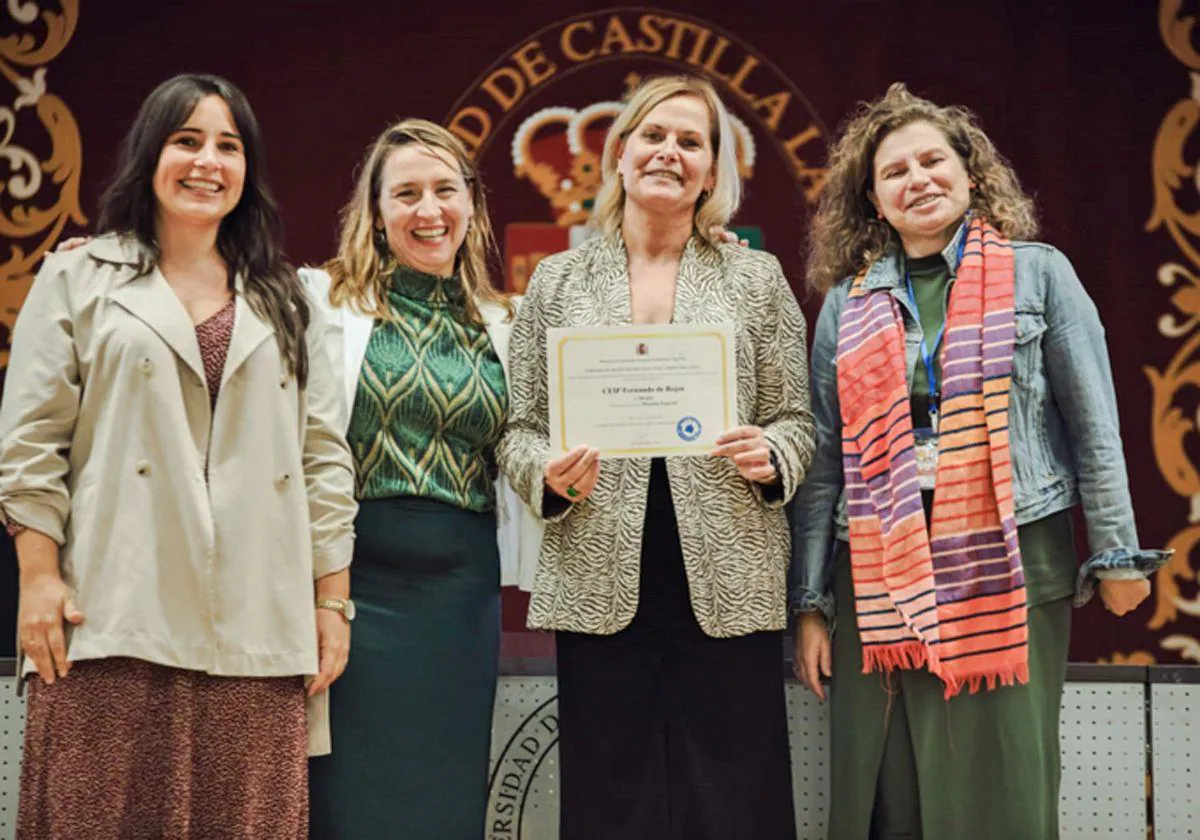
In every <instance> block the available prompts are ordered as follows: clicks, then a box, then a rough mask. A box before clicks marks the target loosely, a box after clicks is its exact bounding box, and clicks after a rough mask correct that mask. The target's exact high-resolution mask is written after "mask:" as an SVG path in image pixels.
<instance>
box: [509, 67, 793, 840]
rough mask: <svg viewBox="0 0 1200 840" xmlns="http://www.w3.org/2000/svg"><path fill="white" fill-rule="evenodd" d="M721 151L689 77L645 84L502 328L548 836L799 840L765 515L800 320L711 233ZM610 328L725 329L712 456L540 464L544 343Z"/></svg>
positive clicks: (772, 275) (727, 184) (775, 532)
mask: <svg viewBox="0 0 1200 840" xmlns="http://www.w3.org/2000/svg"><path fill="white" fill-rule="evenodd" d="M733 142H734V141H733V135H732V133H731V131H730V125H729V117H728V114H727V112H726V111H725V108H724V106H723V105H722V103H721V101H720V99H719V98H718V97H717V95H716V93H715V91H714V90H713V88H712V86H711V85H710V84H709V83H708V82H707V81H703V80H700V79H696V78H690V77H668V78H654V79H650V80H648V81H646V82H644V83H643V84H642V85H641V86H640V87H639V88H638V89H637V90H636V91H635V92H634V94H633V96H632V97H631V99H630V101H629V103H628V104H627V105H626V107H625V109H624V111H623V112H622V113H621V115H620V116H619V117H618V118H617V120H616V122H615V123H614V124H613V127H612V129H611V130H610V132H609V136H608V140H607V142H606V144H605V149H604V156H603V161H602V168H603V175H604V185H603V188H602V189H601V191H600V194H599V195H598V196H597V200H596V209H595V216H594V221H595V224H596V226H597V227H598V229H599V231H598V234H597V235H596V236H594V237H593V238H592V239H590V240H589V241H588V242H586V243H584V244H583V245H581V246H579V247H577V248H575V249H573V250H571V251H568V252H566V253H563V254H556V255H554V256H552V257H549V258H547V259H544V260H543V261H542V262H541V263H539V265H538V267H537V270H536V271H535V272H534V275H533V277H532V278H531V281H530V284H529V288H528V292H527V295H526V299H525V303H524V305H523V307H522V309H521V312H520V314H519V315H518V318H517V321H516V324H515V326H514V328H513V338H512V366H511V378H510V391H509V396H510V411H509V425H508V428H507V430H506V432H505V435H504V437H503V439H502V441H501V444H500V447H499V449H498V457H499V460H500V466H501V468H502V469H503V470H504V471H505V472H506V473H507V474H508V475H509V477H510V478H511V480H512V481H513V484H514V486H515V487H516V488H517V491H518V492H519V493H520V494H521V495H522V496H523V497H524V498H525V500H526V501H527V502H528V503H529V505H530V506H531V507H532V508H533V509H534V510H535V511H537V512H539V513H540V514H541V515H542V516H543V517H544V518H545V519H546V520H547V525H546V533H545V538H544V542H543V547H542V553H541V560H540V564H539V567H538V571H537V575H536V577H535V580H534V587H533V593H532V599H531V602H530V608H529V626H530V627H532V628H536V629H548V630H555V631H557V652H558V653H557V655H558V687H559V722H560V727H561V731H560V734H561V740H560V750H561V753H560V760H561V762H562V773H563V779H562V798H561V803H562V812H561V813H562V817H561V819H562V823H561V828H562V837H563V840H584V839H585V838H609V837H622V838H629V840H638V838H654V840H660V839H661V838H685V837H686V838H689V840H703V838H729V837H755V838H759V839H760V840H772V838H779V840H783V838H792V837H794V836H795V828H794V823H793V814H792V789H791V773H790V764H789V755H788V738H787V723H786V718H785V706H784V695H783V681H782V675H781V662H780V645H781V638H782V637H781V631H782V628H783V627H784V623H785V615H784V613H785V597H784V586H785V577H786V567H787V562H788V549H789V539H788V527H787V522H786V519H785V516H784V511H783V505H784V504H785V503H786V502H787V501H788V499H789V498H790V497H791V496H792V494H793V493H794V492H795V489H796V487H797V486H798V485H799V484H800V482H802V481H803V480H804V476H805V473H806V471H807V469H808V464H809V462H810V460H811V458H812V454H813V449H814V446H815V440H814V433H813V421H812V417H811V414H810V412H809V403H808V387H807V370H806V366H805V363H804V357H805V325H804V319H803V316H802V315H801V313H800V309H799V307H798V306H797V304H796V301H795V298H794V297H793V295H792V292H791V290H790V288H789V287H788V284H787V281H786V279H785V278H784V276H783V272H782V270H781V268H780V266H779V262H778V261H777V260H776V259H775V258H773V257H771V256H770V255H767V254H764V253H761V252H756V251H750V250H747V249H745V248H741V247H738V246H737V245H726V244H721V243H720V241H719V240H717V239H714V238H710V234H709V233H708V232H709V231H710V230H711V229H712V228H713V227H714V226H723V225H725V224H726V223H727V222H728V220H729V218H730V217H731V216H732V215H733V213H734V211H735V210H736V209H737V206H738V202H739V198H740V193H741V184H740V182H739V178H738V173H737V167H736V162H735V157H734V145H733ZM630 324H636V325H645V329H646V331H647V332H648V333H653V332H654V325H664V324H682V325H687V324H732V327H733V330H734V334H735V336H736V354H735V358H736V361H735V370H736V403H737V415H736V421H735V423H734V424H733V426H732V427H731V428H727V429H725V430H724V432H723V434H721V435H720V436H719V437H717V438H716V444H715V445H714V447H713V448H712V449H710V450H709V451H708V452H706V453H704V454H701V455H698V456H689V457H681V456H673V457H665V458H664V457H654V458H650V457H627V458H607V457H604V458H602V457H601V456H600V453H599V451H598V450H596V449H594V448H592V447H590V446H589V445H587V442H586V441H583V442H582V444H581V445H579V446H575V447H574V448H572V449H571V450H570V451H567V452H563V451H562V450H561V447H558V448H553V447H552V446H551V436H550V430H549V423H548V415H549V397H548V390H549V388H548V385H549V381H548V378H547V377H548V370H547V367H548V366H547V358H546V353H547V332H548V331H549V330H552V329H556V328H570V329H574V328H582V330H581V334H582V333H586V331H587V329H588V328H591V327H597V326H602V325H630ZM651 346H652V345H651ZM636 352H642V350H641V349H639V350H637V351H636ZM567 410H570V406H567ZM603 422H604V420H603V418H596V419H595V423H596V424H597V425H600V424H602V423H603ZM699 431H700V430H699V429H697V428H695V427H694V424H691V423H689V422H687V421H686V419H685V420H681V421H680V424H679V433H680V436H681V437H682V438H684V439H685V440H686V439H690V438H692V437H694V435H695V434H697V433H699Z"/></svg>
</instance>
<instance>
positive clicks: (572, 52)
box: [446, 9, 825, 293]
mask: <svg viewBox="0 0 1200 840" xmlns="http://www.w3.org/2000/svg"><path fill="white" fill-rule="evenodd" d="M671 72H675V73H679V72H686V73H692V74H695V75H701V76H706V77H708V78H709V79H711V80H712V81H713V82H714V83H715V84H716V85H717V89H718V92H719V93H720V94H721V95H722V98H723V99H724V100H725V102H726V104H727V105H729V108H730V113H731V118H732V119H731V121H732V124H733V130H734V142H735V144H736V146H735V150H736V154H737V160H738V168H739V171H740V173H741V176H742V178H743V179H744V181H745V183H746V186H747V200H746V201H745V202H744V203H743V210H742V212H741V213H740V214H739V216H738V218H737V219H735V224H734V225H733V226H732V229H733V230H734V232H736V233H737V234H738V235H739V236H740V237H741V238H743V239H746V240H748V241H749V243H750V246H751V247H759V248H761V247H764V246H765V245H766V244H767V241H768V239H769V238H772V237H778V244H773V246H772V249H773V250H775V251H776V253H778V254H780V255H781V257H782V256H783V255H788V256H790V255H791V253H795V254H798V253H799V247H798V246H799V243H800V241H801V236H802V234H801V230H800V224H801V223H802V217H803V215H804V214H805V213H806V212H807V210H808V208H809V206H810V205H811V204H812V203H813V202H815V200H816V196H817V193H818V192H819V190H820V185H821V182H822V179H823V176H824V170H823V169H822V167H821V165H820V161H822V160H823V158H824V138H825V129H824V125H823V123H822V122H821V121H820V119H819V118H818V117H817V116H816V114H815V113H814V112H813V111H812V109H811V107H810V106H809V105H808V102H807V99H806V98H805V97H804V96H803V94H801V93H800V91H799V90H798V89H797V88H796V86H795V85H794V84H793V83H792V82H791V81H790V80H788V79H787V78H786V77H784V76H783V75H782V74H781V73H779V71H778V70H777V69H776V68H775V67H774V65H773V64H772V63H771V62H770V61H769V60H767V59H766V57H764V56H761V55H759V54H758V53H757V52H756V51H755V50H753V49H752V48H751V47H749V46H747V45H745V44H744V43H742V42H741V41H740V40H739V39H738V38H737V37H736V36H735V35H733V34H731V33H726V32H723V31H721V30H719V29H717V28H716V27H714V26H713V25H712V24H709V23H705V22H703V21H699V20H696V19H694V18H689V17H685V16H682V15H678V14H676V13H673V12H665V11H663V12H660V11H657V10H652V9H609V10H606V11H601V12H596V13H593V14H588V15H584V16H581V17H577V18H573V19H571V20H567V21H564V22H561V23H558V24H555V25H553V26H550V27H547V28H546V29H544V30H542V31H540V32H537V33H535V34H534V35H532V36H531V37H530V38H528V39H527V40H526V41H525V42H524V43H522V44H520V45H518V46H517V47H515V48H514V49H513V50H512V51H511V52H510V53H509V54H508V55H507V56H505V57H504V58H501V59H500V60H499V61H497V62H495V63H494V64H493V65H492V66H491V67H490V68H488V70H486V71H485V72H484V73H483V74H482V75H481V76H480V78H479V80H478V82H477V83H476V85H475V86H473V87H472V88H471V89H470V90H469V91H467V92H466V93H465V94H464V95H463V96H462V97H461V98H460V99H459V101H458V102H457V103H456V104H455V106H454V107H453V109H452V110H451V112H450V114H449V115H448V116H447V119H446V122H447V125H448V126H449V127H450V129H451V130H452V131H454V132H455V133H456V134H457V135H458V136H459V137H460V138H461V139H462V140H463V141H464V143H465V144H466V145H467V147H468V149H469V150H470V151H471V153H472V155H473V156H474V157H475V159H476V162H477V163H478V164H479V167H480V169H481V171H482V172H483V177H484V180H485V182H486V183H487V184H488V187H489V190H490V196H489V198H490V202H491V205H492V217H493V223H494V226H495V228H496V230H497V231H499V232H501V240H502V248H503V255H504V287H505V288H506V289H507V290H509V291H512V292H516V293H522V292H524V291H525V288H526V285H527V284H528V282H529V278H530V276H531V275H532V273H533V270H534V268H535V267H536V266H537V263H538V262H539V261H540V260H541V259H543V258H544V257H546V256H548V255H550V254H553V253H556V252H558V251H562V250H566V249H568V248H571V247H573V246H575V245H578V244H579V243H581V242H582V241H583V240H584V239H585V238H586V237H587V236H588V235H589V233H590V228H589V227H588V222H589V219H590V216H591V210H592V205H593V203H594V201H595V199H596V194H597V193H598V192H599V189H600V183H601V172H600V159H601V155H602V153H603V149H604V141H605V138H606V137H607V136H608V130H609V128H610V127H611V126H612V124H613V121H614V120H615V119H616V117H617V115H618V114H620V112H621V109H622V108H623V107H624V105H623V103H622V102H621V101H620V99H621V98H623V97H624V96H625V95H627V94H628V93H629V91H631V90H632V89H633V87H634V86H636V85H637V83H638V82H639V81H640V80H641V78H642V77H644V76H646V75H650V74H654V73H671ZM767 150H774V151H775V152H777V154H775V155H766V156H764V152H765V151H767ZM505 153H507V154H505ZM502 155H503V156H502ZM781 176H782V177H781ZM760 184H762V186H761V188H760ZM765 216H772V218H771V220H770V221H769V223H768V222H767V221H766V220H765V218H764V217H765ZM772 241H773V242H774V241H775V240H774V239H772ZM784 262H785V269H786V268H788V266H787V260H786V259H785V261H784ZM790 274H791V275H793V280H794V281H798V280H799V279H800V278H799V277H798V273H797V271H795V270H792V271H790Z"/></svg>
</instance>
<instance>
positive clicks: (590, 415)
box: [546, 323, 737, 458]
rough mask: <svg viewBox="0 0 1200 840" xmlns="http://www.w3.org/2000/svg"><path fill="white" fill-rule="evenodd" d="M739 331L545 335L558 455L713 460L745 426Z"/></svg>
mask: <svg viewBox="0 0 1200 840" xmlns="http://www.w3.org/2000/svg"><path fill="white" fill-rule="evenodd" d="M733 336H734V329H733V325H732V324H728V323H724V324H633V325H624V326H615V327H574V328H563V329H550V330H547V331H546V355H547V359H546V371H547V375H548V377H549V401H550V450H551V452H552V453H561V452H566V451H568V450H570V449H572V448H574V447H576V446H579V445H580V444H587V445H588V446H591V447H593V448H595V449H599V450H600V454H601V455H602V456H605V457H608V458H635V457H638V458H645V457H658V456H662V455H705V454H707V453H708V452H710V451H711V450H712V449H713V448H714V447H715V446H716V439H717V436H718V435H720V434H721V433H722V432H724V431H727V430H728V429H731V428H733V427H734V426H736V425H737V368H736V366H735V362H734V352H733V349H734V337H733Z"/></svg>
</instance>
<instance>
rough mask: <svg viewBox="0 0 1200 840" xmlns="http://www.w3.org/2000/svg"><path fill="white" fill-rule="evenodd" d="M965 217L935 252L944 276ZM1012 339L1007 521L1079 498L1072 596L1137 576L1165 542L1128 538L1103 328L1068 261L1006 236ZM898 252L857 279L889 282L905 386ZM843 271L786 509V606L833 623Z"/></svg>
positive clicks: (1129, 514)
mask: <svg viewBox="0 0 1200 840" xmlns="http://www.w3.org/2000/svg"><path fill="white" fill-rule="evenodd" d="M965 235H966V225H965V224H964V225H962V226H960V227H959V230H958V232H957V233H956V234H955V235H954V237H953V238H952V239H951V240H950V242H949V244H947V246H946V248H945V249H944V250H943V251H942V256H943V257H944V258H945V260H946V264H947V265H948V266H949V269H950V278H951V283H953V280H954V276H955V274H956V273H957V271H958V243H959V240H960V238H961V237H963V236H965ZM1013 251H1014V258H1015V275H1016V276H1015V287H1016V288H1015V300H1016V303H1015V306H1016V327H1017V332H1016V341H1015V347H1014V349H1013V377H1012V382H1013V384H1012V387H1011V390H1010V393H1009V399H1010V401H1009V442H1010V445H1011V447H1012V465H1013V478H1014V486H1013V491H1014V502H1015V506H1016V518H1017V524H1018V525H1024V524H1026V523H1028V522H1034V521H1036V520H1038V519H1042V518H1043V517H1046V516H1049V515H1051V514H1053V513H1057V512H1059V511H1061V510H1064V509H1065V508H1069V507H1071V506H1073V505H1075V504H1079V503H1082V504H1083V513H1084V518H1085V520H1086V522H1087V535H1088V542H1089V544H1090V546H1091V551H1092V556H1091V558H1090V559H1089V560H1088V561H1087V562H1086V563H1085V564H1084V565H1083V566H1082V567H1081V568H1080V570H1079V575H1078V582H1077V591H1076V598H1075V603H1076V605H1082V604H1084V603H1086V602H1087V600H1088V599H1089V598H1090V597H1091V595H1092V593H1093V591H1094V589H1095V581H1096V578H1097V576H1099V577H1142V576H1144V575H1148V574H1150V573H1151V572H1153V571H1155V570H1156V569H1158V568H1159V566H1161V565H1162V564H1163V563H1164V562H1166V559H1167V557H1168V556H1169V552H1162V551H1142V550H1139V549H1138V538H1137V531H1136V528H1135V526H1134V522H1133V506H1132V503H1131V501H1130V497H1129V484H1128V481H1127V479H1126V475H1125V456H1124V453H1123V452H1122V448H1121V436H1120V432H1119V429H1118V425H1117V404H1116V395H1115V393H1114V391H1113V382H1112V372H1111V370H1110V367H1109V362H1108V351H1107V348H1106V347H1105V344H1104V328H1103V326H1102V325H1101V324H1100V318H1099V315H1098V313H1097V311H1096V306H1095V304H1093V303H1092V300H1091V298H1089V297H1088V295H1087V292H1086V291H1084V288H1083V285H1082V284H1081V283H1080V282H1079V278H1078V276H1077V275H1076V274H1075V269H1074V268H1073V267H1072V266H1071V263H1070V261H1068V260H1067V258H1066V257H1065V256H1064V255H1063V254H1062V253H1061V252H1060V251H1058V250H1057V249H1056V248H1054V247H1052V246H1050V245H1045V244H1043V243H1040V242H1014V243H1013ZM903 271H904V269H903V258H902V257H901V255H900V254H899V252H898V251H893V252H892V253H890V254H888V255H887V256H885V257H883V258H882V259H880V260H878V261H877V262H875V263H874V264H873V265H872V266H871V267H870V269H869V270H868V272H867V277H866V279H865V281H864V283H865V285H866V287H867V288H868V289H889V290H890V291H891V294H892V296H893V297H895V298H896V300H897V302H898V303H899V304H900V308H901V311H902V312H903V313H904V316H905V317H904V325H905V345H906V355H907V368H908V378H909V388H911V387H912V375H913V368H914V366H915V364H916V361H917V358H918V354H919V352H920V351H919V347H920V344H921V338H922V332H921V323H920V319H919V318H918V317H917V315H916V312H914V311H913V308H912V306H911V304H910V303H909V300H908V295H907V294H906V292H905V285H904V274H903ZM852 281H853V278H847V279H845V280H843V281H842V282H841V283H839V284H838V285H837V286H836V287H834V288H833V289H831V290H830V291H829V293H828V294H827V295H826V297H825V303H824V305H823V306H822V308H821V315H820V317H819V319H818V320H817V326H816V331H815V333H814V336H813V349H812V364H811V367H810V370H811V376H812V408H813V414H814V416H815V420H816V425H817V452H816V456H815V458H814V460H813V463H812V466H811V467H810V469H809V473H808V478H807V480H806V481H805V483H804V485H803V486H802V487H801V488H800V489H799V491H797V493H796V497H795V501H794V502H793V505H794V508H793V510H792V511H791V513H792V564H791V569H790V572H789V580H788V583H789V587H788V589H789V600H790V607H791V611H792V612H793V613H797V612H808V611H810V610H814V609H819V610H821V611H822V612H823V613H824V614H825V616H826V619H827V620H828V621H830V623H831V625H832V619H833V556H834V548H835V543H834V538H835V537H836V538H837V539H840V540H846V541H848V540H849V533H848V527H847V526H848V521H849V520H848V518H847V514H846V497H845V494H844V492H843V477H842V447H841V441H842V418H841V411H840V409H839V406H838V391H837V360H836V355H837V340H838V324H839V321H840V319H841V313H842V306H843V305H844V304H845V301H846V295H847V293H848V292H849V289H850V284H851V282H852Z"/></svg>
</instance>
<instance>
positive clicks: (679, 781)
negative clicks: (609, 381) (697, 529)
mask: <svg viewBox="0 0 1200 840" xmlns="http://www.w3.org/2000/svg"><path fill="white" fill-rule="evenodd" d="M641 559H642V568H641V591H640V597H639V603H638V611H637V614H636V616H635V617H634V620H633V622H632V623H631V624H630V625H629V627H627V628H626V629H624V630H622V631H621V632H619V633H617V634H615V635H612V636H594V635H587V634H579V633H566V632H559V633H558V634H557V651H558V654H557V655H558V688H559V698H558V700H559V726H560V730H559V734H560V741H559V761H560V763H561V769H562V787H561V790H562V796H561V809H562V810H561V834H560V836H561V840H613V838H621V840H710V838H711V840H743V838H744V839H745V840H793V839H794V838H795V836H796V828H795V818H794V814H793V808H792V780H791V761H790V754H789V750H788V732H787V709H786V704H785V700H784V692H783V661H782V649H783V648H782V633H781V632H765V633H754V634H752V635H749V636H742V637H739V638H733V639H714V638H711V637H709V636H706V635H705V634H704V632H703V631H702V630H701V629H700V627H699V625H698V624H697V623H696V618H695V615H694V613H693V612H692V606H691V601H690V598H689V594H688V584H687V576H686V573H685V572H684V567H683V554H682V550H681V548H680V545H679V533H678V529H677V526H676V521H675V513H674V507H673V505H672V504H671V497H670V487H669V484H668V482H667V475H666V468H665V466H664V464H663V463H662V461H661V460H656V461H655V462H654V465H653V468H652V471H651V480H650V497H649V503H648V505H647V514H646V526H645V534H644V543H643V548H642V558H641Z"/></svg>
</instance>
